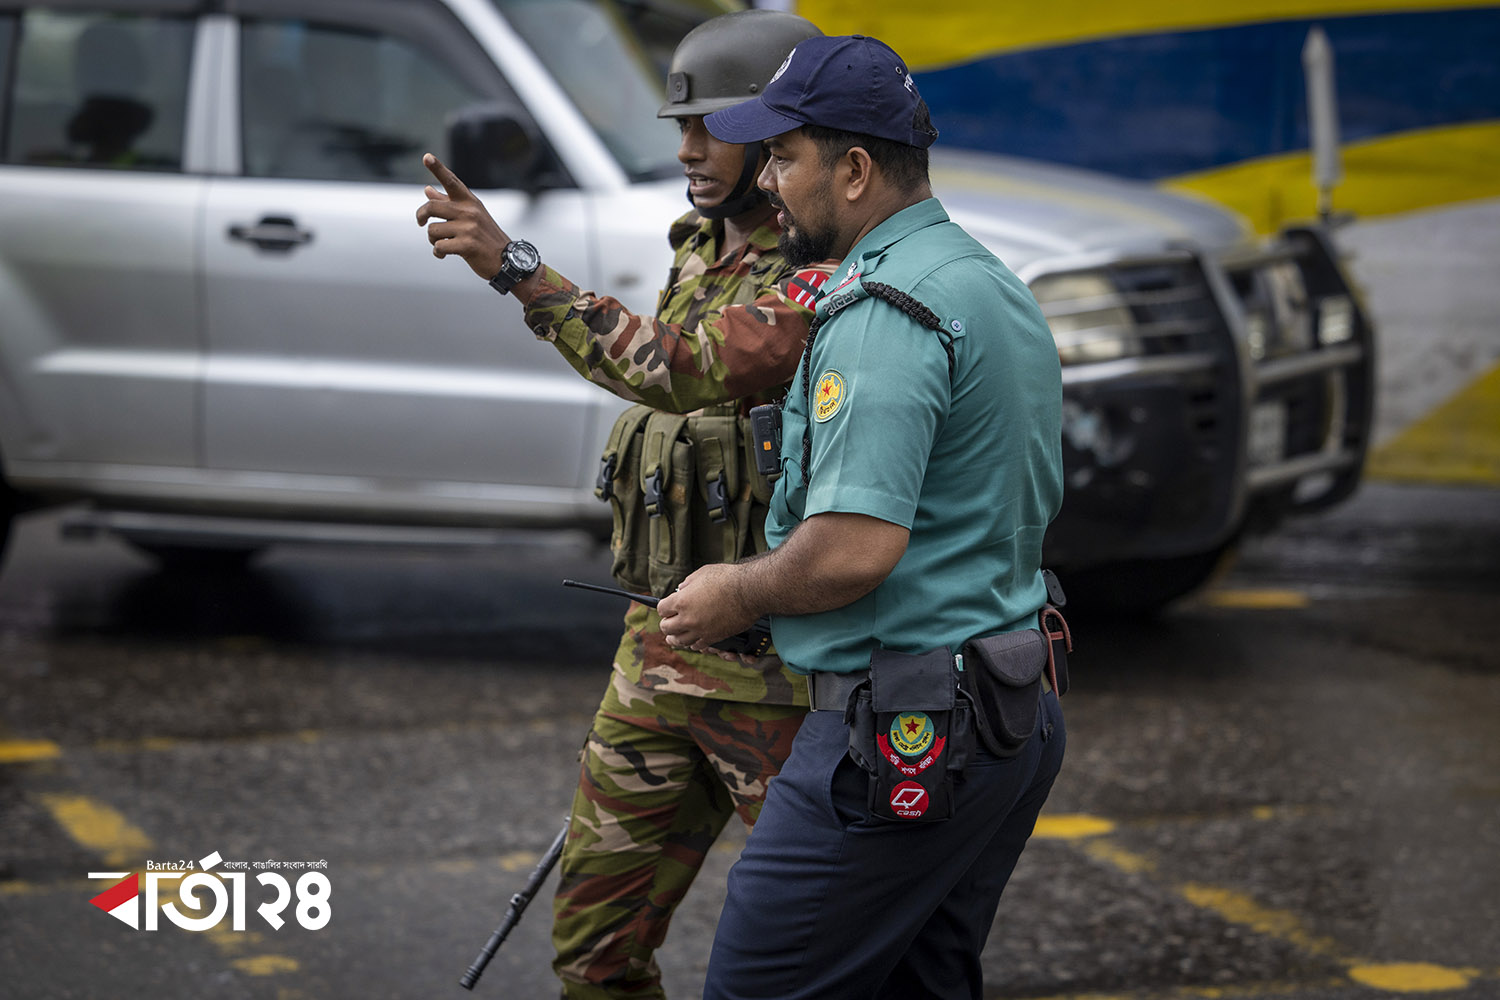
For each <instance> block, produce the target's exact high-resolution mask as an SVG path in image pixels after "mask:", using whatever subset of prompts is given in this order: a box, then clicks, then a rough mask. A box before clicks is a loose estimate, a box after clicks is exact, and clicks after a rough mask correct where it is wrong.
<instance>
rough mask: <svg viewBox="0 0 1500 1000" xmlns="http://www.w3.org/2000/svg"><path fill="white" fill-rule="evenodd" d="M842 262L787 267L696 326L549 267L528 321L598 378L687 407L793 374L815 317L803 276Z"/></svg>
mask: <svg viewBox="0 0 1500 1000" xmlns="http://www.w3.org/2000/svg"><path fill="white" fill-rule="evenodd" d="M832 267H833V265H832V264H822V265H816V266H814V267H810V268H803V269H802V270H801V271H798V270H796V269H794V268H791V267H786V268H782V269H779V270H777V271H775V272H773V273H772V274H770V275H768V276H766V277H765V278H763V279H760V280H763V281H765V284H764V286H763V287H762V288H761V289H760V290H759V294H758V295H757V297H756V298H755V299H754V301H752V302H749V303H746V304H735V305H727V306H725V307H723V308H721V309H713V310H709V311H707V312H705V313H704V314H703V315H702V317H701V318H700V319H699V321H698V322H697V324H696V325H694V326H691V327H689V326H685V325H683V324H680V323H664V322H662V321H660V320H658V319H657V318H656V317H655V316H646V315H641V314H639V313H633V312H630V311H629V310H628V309H626V308H625V307H624V306H623V305H621V304H620V302H619V300H617V299H614V298H610V297H609V296H604V295H596V294H595V293H593V292H585V291H582V290H580V289H579V287H578V286H577V285H575V284H573V282H571V281H569V280H568V279H567V278H565V277H563V276H562V275H561V274H558V273H557V272H556V271H554V270H553V269H552V268H550V267H544V268H543V271H542V278H541V282H540V286H539V288H538V290H537V292H536V294H535V295H533V296H532V298H531V300H530V301H529V302H528V303H527V304H526V325H527V326H529V327H530V328H531V330H532V332H533V333H535V334H536V335H537V337H539V338H541V339H542V340H548V341H551V342H552V345H553V346H554V347H556V348H557V350H558V352H559V353H560V354H562V356H563V357H564V358H565V359H566V360H567V362H568V364H570V365H572V366H573V368H574V369H575V370H576V371H577V372H578V373H579V374H580V375H582V376H583V377H584V378H586V379H588V380H589V381H590V382H593V383H594V384H596V385H599V386H602V387H603V388H605V389H608V390H609V391H610V392H612V393H614V394H615V395H616V396H619V397H620V398H622V399H627V400H630V401H631V402H635V403H645V404H647V405H649V406H652V407H655V408H657V409H660V410H668V411H671V412H674V413H687V412H689V411H691V410H696V409H699V408H700V407H704V406H712V405H715V404H718V403H727V402H730V401H732V400H736V399H741V398H744V397H746V396H751V395H754V394H755V393H757V392H761V391H763V390H766V389H771V388H774V387H776V386H780V385H785V384H786V383H787V382H788V381H789V380H790V379H791V377H792V373H793V371H795V369H796V367H797V361H798V358H799V357H800V356H801V354H802V345H803V343H804V342H805V341H806V339H807V327H808V323H809V321H810V320H811V318H812V311H811V309H810V308H809V305H810V304H811V296H810V295H809V294H808V293H807V291H806V287H807V282H806V279H805V277H803V276H804V275H806V274H807V272H808V271H814V272H816V273H818V274H822V275H824V276H826V275H827V274H828V273H829V272H830V271H831V270H832ZM746 280H752V281H753V280H756V278H754V277H753V276H752V277H751V278H748V279H746Z"/></svg>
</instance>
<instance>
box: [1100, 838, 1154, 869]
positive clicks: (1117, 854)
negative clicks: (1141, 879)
mask: <svg viewBox="0 0 1500 1000" xmlns="http://www.w3.org/2000/svg"><path fill="white" fill-rule="evenodd" d="M1083 850H1084V853H1085V854H1087V855H1088V856H1089V857H1091V858H1097V859H1098V860H1100V861H1103V862H1105V863H1107V864H1111V865H1114V866H1115V867H1116V868H1118V869H1119V870H1120V871H1122V872H1125V873H1126V874H1127V875H1139V874H1142V873H1151V872H1154V871H1156V862H1155V861H1152V860H1151V859H1150V858H1148V857H1146V856H1145V855H1144V854H1136V853H1135V852H1134V851H1127V850H1125V848H1123V847H1121V846H1119V845H1118V844H1115V843H1113V842H1112V841H1108V840H1091V841H1089V842H1088V843H1087V844H1084V845H1083Z"/></svg>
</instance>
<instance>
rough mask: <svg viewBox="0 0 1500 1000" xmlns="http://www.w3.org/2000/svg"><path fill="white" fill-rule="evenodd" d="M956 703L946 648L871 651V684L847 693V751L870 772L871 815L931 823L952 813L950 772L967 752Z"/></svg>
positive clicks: (956, 767)
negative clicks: (912, 651)
mask: <svg viewBox="0 0 1500 1000" xmlns="http://www.w3.org/2000/svg"><path fill="white" fill-rule="evenodd" d="M958 708H959V704H958V698H957V686H956V683H955V680H954V671H953V654H952V653H951V652H950V651H949V650H948V649H947V648H946V647H943V648H940V649H934V650H930V651H928V652H926V653H919V654H916V655H911V654H906V653H895V652H891V651H890V650H884V649H879V650H876V651H875V653H874V654H873V655H872V656H871V657H870V681H869V686H868V688H865V687H861V688H859V689H858V690H857V691H856V692H855V694H854V697H852V698H850V700H849V708H848V709H847V710H846V720H847V721H848V722H849V737H850V757H851V758H852V759H853V760H854V762H855V763H857V764H859V765H860V766H861V767H863V768H864V769H865V770H866V771H868V772H870V793H869V802H868V808H869V813H870V815H871V817H873V818H877V819H884V820H891V821H895V822H918V823H931V822H936V821H940V820H945V819H948V818H949V817H950V816H952V815H953V779H954V775H955V773H956V772H957V770H958V768H961V767H962V765H963V762H964V760H965V759H966V758H967V756H968V754H967V739H968V733H967V731H966V729H961V727H960V726H959V725H958V723H959V722H960V721H961V720H960V718H959V716H960V713H959V712H958ZM963 718H964V720H966V719H967V713H963Z"/></svg>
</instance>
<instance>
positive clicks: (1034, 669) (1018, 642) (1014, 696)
mask: <svg viewBox="0 0 1500 1000" xmlns="http://www.w3.org/2000/svg"><path fill="white" fill-rule="evenodd" d="M1048 646H1049V643H1048V641H1047V638H1046V637H1045V636H1043V635H1042V633H1041V631H1039V630H1038V629H1034V628H1029V629H1022V630H1020V631H1017V632H1002V633H1000V634H999V635H991V636H986V637H985V638H983V639H972V640H970V641H969V643H968V644H967V645H965V646H964V670H963V672H962V673H961V674H960V675H959V676H960V678H961V681H960V683H962V684H963V685H964V688H965V692H966V693H967V694H968V695H969V696H970V697H971V698H972V699H973V700H974V703H975V713H974V722H975V726H974V728H975V729H976V730H977V731H978V733H979V739H980V742H982V743H983V744H984V747H985V749H987V750H988V751H989V752H990V753H992V754H994V755H995V756H997V757H1013V756H1015V755H1016V754H1017V753H1019V752H1020V750H1021V748H1022V747H1023V746H1025V745H1026V741H1027V740H1029V739H1031V735H1032V733H1034V732H1036V725H1037V717H1038V714H1039V707H1040V702H1041V697H1042V672H1043V671H1044V670H1045V669H1046V667H1047V650H1048Z"/></svg>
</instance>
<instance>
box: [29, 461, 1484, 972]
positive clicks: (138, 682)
mask: <svg viewBox="0 0 1500 1000" xmlns="http://www.w3.org/2000/svg"><path fill="white" fill-rule="evenodd" d="M607 569H608V567H607V561H606V559H605V558H604V557H603V556H602V555H601V554H600V553H598V552H595V551H592V550H591V549H589V548H588V547H587V545H586V544H584V543H582V542H581V541H580V540H577V539H574V538H568V537H565V538H548V537H542V536H524V535H522V536H517V537H516V540H515V544H512V545H505V546H502V547H500V548H496V549H490V550H484V551H468V552H462V553H452V552H447V553H443V552H412V551H359V552H339V551H327V550H323V551H314V550H299V551H294V550H278V551H276V552H273V553H271V554H269V555H268V556H267V557H265V558H264V559H263V560H261V561H260V562H259V563H258V564H256V566H255V567H253V568H252V570H251V571H249V572H248V573H245V574H242V575H237V576H233V575H232V576H227V577H192V576H184V575H181V574H175V575H174V574H164V573H161V572H158V571H156V570H155V569H154V568H153V567H152V565H151V564H150V563H149V562H147V561H146V560H145V559H143V558H142V557H139V556H137V555H136V554H134V553H133V552H131V551H130V550H128V549H126V548H124V547H123V546H121V545H118V544H116V543H114V542H112V541H108V540H101V541H97V542H93V543H88V544H77V543H69V544H64V543H59V542H58V541H57V540H56V521H55V518H54V517H41V518H36V519H33V520H32V521H30V522H26V523H23V525H22V526H21V528H20V529H19V531H18V533H17V535H16V537H15V538H14V539H13V543H12V548H11V551H10V553H9V555H8V557H7V561H6V565H5V568H4V572H3V575H0V996H3V997H25V998H49V997H82V998H95V997H101V998H103V997H108V998H115V997H151V998H154V1000H161V998H178V997H180V998H200V997H205V996H213V997H216V998H220V997H222V998H238V997H255V998H262V997H265V998H277V1000H297V998H344V997H351V998H352V997H359V998H384V997H392V998H396V997H400V998H406V997H434V996H445V995H447V996H454V997H457V996H462V995H465V994H464V993H463V991H462V990H461V989H460V988H459V987H458V985H457V979H458V977H459V975H460V974H461V973H462V972H463V971H464V969H465V968H466V967H467V965H468V963H469V962H470V960H471V959H472V958H473V957H474V954H475V952H476V951H477V950H478V948H479V946H480V945H481V944H482V943H483V942H484V940H485V938H486V937H487V935H488V934H489V932H490V930H491V929H492V928H493V926H494V925H495V923H497V922H498V920H499V917H500V914H501V912H502V911H503V909H504V904H505V901H506V899H507V898H508V897H509V895H510V893H512V892H513V891H515V890H516V889H517V888H519V887H520V885H521V884H522V883H523V882H524V880H525V877H526V874H527V873H528V872H529V870H530V868H531V866H532V865H533V864H534V863H535V861H536V859H537V857H538V855H539V853H540V852H541V851H542V850H543V849H544V848H545V847H546V845H547V844H548V842H549V841H550V840H551V838H552V835H553V833H554V832H555V830H556V829H557V828H558V826H559V825H560V824H561V822H562V819H563V815H564V812H565V810H566V807H567V802H568V798H569V794H570V790H571V778H572V775H573V770H574V767H575V764H574V759H575V754H576V751H577V748H578V746H579V744H580V743H581V741H582V739H583V736H584V733H585V730H586V728H587V725H588V718H589V715H590V713H591V711H592V709H593V706H594V704H595V702H596V701H597V698H598V695H599V694H600V692H601V691H602V688H603V685H604V683H605V680H606V668H605V664H606V663H607V661H608V658H609V654H610V652H611V650H612V648H613V644H614V639H615V629H616V621H617V613H618V610H619V609H618V608H617V607H616V606H615V605H614V604H613V603H612V602H611V601H610V600H609V599H608V598H603V597H596V596H592V595H586V594H574V593H572V592H568V591H564V590H562V589H561V588H560V587H558V586H557V585H556V584H557V581H558V580H559V579H560V578H561V577H563V576H565V575H572V576H579V577H583V578H586V579H596V580H603V579H605V577H606V576H607ZM1073 625H1074V628H1075V631H1076V632H1077V633H1078V639H1079V644H1080V648H1079V650H1078V652H1077V653H1076V654H1075V657H1074V661H1073V677H1074V685H1075V688H1074V691H1073V693H1072V694H1071V695H1069V697H1068V698H1067V699H1066V701H1065V709H1066V711H1067V714H1068V725H1069V757H1068V761H1067V763H1066V765H1065V767H1064V772H1063V776H1062V778H1061V779H1060V781H1059V783H1058V786H1057V789H1056V791H1055V792H1054V794H1053V796H1052V800H1051V802H1050V803H1049V805H1048V808H1047V811H1046V813H1045V814H1044V816H1043V820H1042V824H1041V826H1040V827H1039V829H1038V833H1037V836H1036V837H1035V838H1034V839H1033V842H1032V845H1031V846H1030V848H1028V851H1027V854H1026V856H1025V857H1023V859H1022V861H1021V864H1020V867H1019V868H1018V870H1017V873H1016V876H1015V878H1014V880H1013V881H1012V884H1011V888H1010V890H1009V891H1008V892H1007V895H1006V899H1005V900H1004V901H1003V903H1002V906H1001V911H1000V914H999V917H998V919H997V921H996V924H995V931H994V933H993V934H992V938H991V944H990V946H989V948H988V950H987V952H986V956H985V963H986V970H987V981H988V984H989V992H990V995H992V996H994V997H1002V996H1004V997H1013V996H1024V997H1030V996H1038V997H1040V996H1046V997H1074V998H1082V997H1090V998H1093V1000H1098V998H1100V997H1106V996H1107V997H1115V996H1121V997H1174V998H1175V997H1290V998H1308V1000H1312V998H1327V1000H1355V998H1361V1000H1363V998H1376V997H1386V996H1392V995H1397V994H1409V993H1411V992H1416V991H1423V990H1426V991H1436V992H1434V994H1433V995H1439V996H1445V997H1454V998H1465V1000H1477V998H1481V997H1495V996H1500V934H1497V931H1496V928H1497V927H1500V750H1497V748H1500V741H1497V736H1500V653H1497V649H1500V493H1496V492H1490V491H1464V490H1451V489H1444V490H1439V489H1427V488H1412V487H1394V486H1381V485H1373V486H1369V487H1367V488H1366V489H1365V490H1364V491H1363V492H1362V493H1361V495H1360V496H1359V497H1358V498H1356V500H1355V502H1354V503H1352V504H1350V505H1348V506H1346V507H1344V508H1342V509H1340V510H1338V511H1335V512H1332V513H1330V514H1327V515H1323V516H1321V517H1318V518H1316V519H1311V520H1306V521H1302V522H1298V523H1297V524H1295V525H1294V526H1291V527H1290V528H1289V529H1288V530H1285V531H1283V532H1281V533H1280V534H1278V535H1277V536H1274V537H1273V538H1270V539H1265V540H1261V541H1257V542H1253V543H1251V544H1249V545H1247V546H1246V549H1245V552H1244V555H1243V558H1242V559H1241V561H1240V562H1239V564H1238V566H1237V568H1235V569H1234V570H1233V571H1231V572H1230V573H1229V574H1228V576H1226V577H1225V578H1224V579H1223V580H1222V581H1220V583H1219V584H1218V586H1217V587H1215V588H1214V589H1213V590H1211V591H1209V592H1208V593H1207V594H1206V595H1204V596H1203V597H1202V598H1200V599H1197V600H1194V601H1191V602H1188V603H1186V604H1183V605H1181V606H1179V607H1177V608H1175V609H1173V610H1172V611H1171V612H1170V613H1168V614H1167V615H1165V616H1163V617H1162V618H1159V619H1156V620H1152V621H1140V622H1133V623H1121V622H1112V623H1111V622H1104V621H1091V620H1088V619H1087V618H1086V617H1079V616H1075V620H1074V621H1073ZM741 843H742V831H740V830H738V829H737V828H736V829H731V831H729V832H728V833H727V834H726V836H725V838H724V840H723V841H722V842H721V843H720V845H718V848H717V849H716V850H715V852H714V856H713V859H712V862H711V867H710V868H709V869H708V870H707V871H706V873H705V875H704V877H703V878H702V879H701V880H700V882H699V885H698V886H696V887H695V889H694V890H693V893H692V894H691V895H690V897H689V899H688V901H687V902H686V903H685V905H684V908H683V911H682V912H681V914H680V916H679V919H678V921H677V924H676V926H675V927H674V929H673V934H672V937H671V940H670V941H669V944H668V947H667V948H666V949H665V950H664V953H663V955H662V964H663V968H664V974H665V978H666V982H667V986H668V992H669V995H670V996H671V997H673V998H674V1000H684V998H692V997H696V996H697V995H698V987H699V984H700V983H701V979H702V974H703V968H704V960H705V956H706V952H707V945H708V942H709V940H710V939H711V936H712V930H713V924H714V919H715V915H716V913H717V909H718V904H719V901H720V899H721V895H722V885H723V874H724V872H725V871H726V870H727V868H728V866H729V865H730V864H731V863H732V861H733V859H734V856H735V854H736V852H737V851H738V849H739V847H740V844H741ZM213 853H217V854H218V855H219V856H220V862H219V864H218V866H217V867H216V869H215V870H216V871H220V872H223V871H225V870H231V871H233V870H234V869H233V868H232V867H231V864H232V863H233V862H238V861H244V862H250V863H251V864H252V865H253V864H254V863H255V862H262V863H264V862H266V861H270V860H277V861H280V862H293V863H303V862H310V861H316V862H326V863H327V866H326V868H323V867H318V868H315V869H305V868H290V869H281V870H280V871H281V873H282V874H283V875H284V877H285V878H287V880H288V882H289V884H293V885H295V884H296V883H297V881H298V880H300V879H302V878H303V877H304V876H305V875H307V874H308V872H309V871H312V872H317V873H320V874H323V875H325V876H326V879H327V883H326V884H327V886H328V887H329V889H330V890H331V895H330V896H329V897H328V899H327V901H326V903H319V901H318V900H317V899H316V898H312V897H315V896H317V895H318V893H319V886H318V885H317V884H316V880H312V881H309V882H306V883H303V884H302V886H301V889H302V891H300V892H299V891H298V890H297V889H295V888H294V889H293V891H292V893H291V899H290V900H289V902H288V903H287V905H286V906H285V907H284V908H283V909H281V910H279V916H280V917H281V918H282V919H284V920H285V924H284V925H283V926H282V927H281V928H280V929H279V930H277V929H273V928H272V927H271V925H270V924H269V923H268V922H267V921H266V920H265V918H264V917H262V916H261V912H260V910H259V909H258V908H259V907H261V906H263V905H267V906H268V911H269V912H277V911H275V910H274V908H273V907H274V902H275V900H276V897H277V893H276V891H275V888H274V886H272V885H261V884H258V883H257V882H256V881H255V876H256V875H257V874H259V873H261V872H268V871H277V869H264V868H262V869H256V868H254V867H250V868H248V869H246V870H245V871H246V874H247V876H248V878H247V880H246V884H245V886H244V887H243V889H242V891H241V892H240V893H239V896H240V898H242V899H245V900H246V907H245V918H244V925H245V929H244V930H235V929H233V924H234V919H233V917H232V915H231V916H226V917H224V918H223V919H222V920H221V921H220V922H218V923H217V924H216V925H215V926H214V927H213V928H212V929H209V930H205V931H203V932H191V931H188V930H185V929H183V928H181V927H179V926H176V925H175V924H173V923H172V922H171V921H170V920H169V918H167V917H166V916H165V915H163V916H161V917H159V918H158V923H159V929H158V930H155V931H149V930H136V929H132V928H131V927H130V926H128V925H127V924H126V923H123V922H121V921H119V920H115V919H112V918H111V916H110V915H109V914H107V913H105V912H103V911H102V910H101V909H99V908H97V907H95V906H91V905H90V900H91V898H92V897H94V896H96V895H97V894H98V893H100V892H103V891H104V890H106V889H108V888H109V887H110V886H111V885H113V884H114V883H116V882H118V881H120V878H118V877H117V878H113V879H108V880H91V879H90V878H89V874H90V873H99V872H121V873H127V872H128V873H145V874H143V875H142V877H141V880H140V882H141V886H142V888H144V887H145V884H146V883H147V882H148V881H151V879H150V877H149V875H150V872H149V871H148V862H149V863H150V864H151V865H153V866H159V865H161V864H163V863H167V862H171V863H176V862H179V861H183V862H185V861H193V862H194V864H195V865H197V864H201V859H203V858H204V857H207V856H210V855H211V854H213ZM156 881H157V882H158V884H159V887H160V889H161V893H162V895H161V902H166V901H169V900H170V901H174V903H179V905H180V901H179V900H178V897H177V895H176V878H175V877H165V878H158V879H157V880H156ZM273 881H274V880H273ZM231 884H232V882H231ZM550 893H551V885H550V883H549V884H548V886H547V887H546V888H545V889H544V890H543V894H542V899H541V901H540V902H539V903H538V904H537V906H536V907H535V908H534V909H533V910H532V911H531V912H530V913H529V914H528V915H527V917H526V919H525V920H524V921H523V922H522V924H521V926H520V928H519V929H518V930H517V931H516V932H515V934H514V935H513V936H512V938H511V940H510V941H509V942H508V943H507V944H506V945H505V947H504V948H503V949H502V951H501V952H500V954H499V956H498V957H497V958H496V960H495V962H494V963H493V964H492V965H491V967H490V969H489V971H488V972H487V973H486V975H485V978H484V979H483V980H482V981H481V983H480V984H479V988H478V990H476V993H475V995H478V996H485V995H488V996H492V997H511V998H515V997H528V998H529V997H547V996H553V995H555V988H554V986H553V985H552V981H551V978H550V971H549V969H548V960H549V957H550V953H549V950H548V947H547V944H546V931H547V924H548V920H547V917H548V913H547V904H548V901H549V900H550ZM232 896H233V894H231V897H232ZM204 901H205V902H211V897H210V896H208V895H207V893H206V891H205V894H204ZM299 902H300V903H301V904H302V909H301V910H300V911H299V910H298V904H299ZM892 905H896V902H895V901H893V903H892ZM158 912H159V911H158ZM189 912H190V911H189ZM199 912H200V913H201V912H203V911H199ZM299 912H300V913H301V916H300V917H299V916H298V914H299ZM324 913H326V914H327V915H328V916H329V920H328V922H327V924H326V926H323V927H321V928H320V929H312V928H309V927H307V926H304V925H303V924H304V923H305V922H312V923H316V922H317V920H318V919H319V916H320V914H324ZM142 919H144V918H142ZM871 919H873V920H878V919H879V914H872V915H871Z"/></svg>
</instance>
